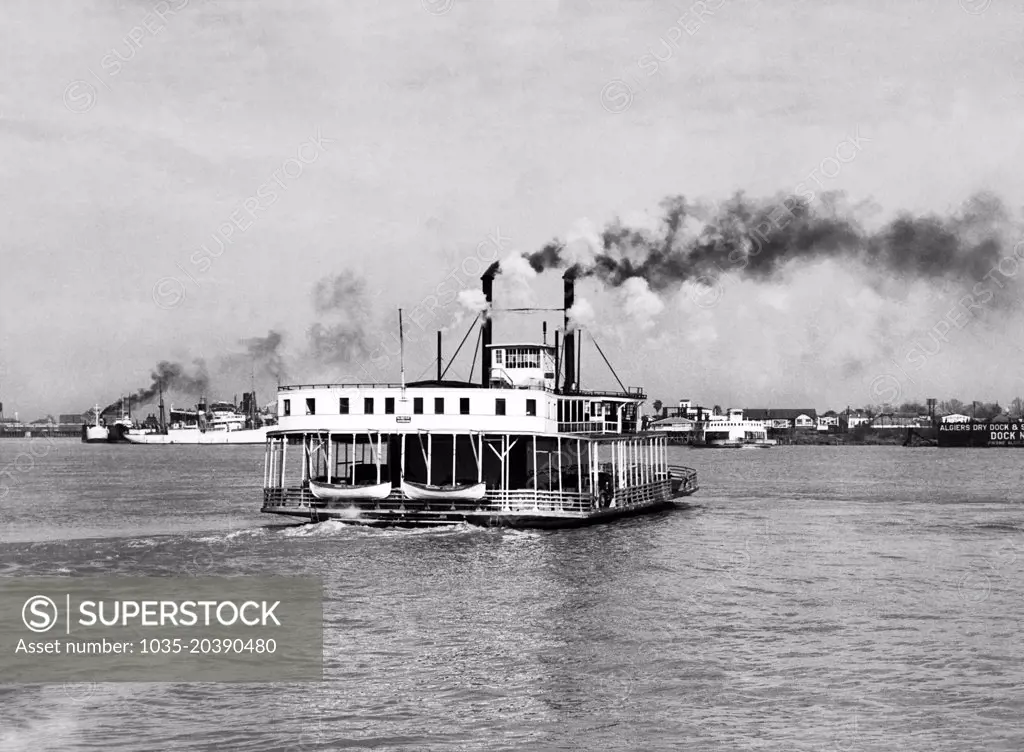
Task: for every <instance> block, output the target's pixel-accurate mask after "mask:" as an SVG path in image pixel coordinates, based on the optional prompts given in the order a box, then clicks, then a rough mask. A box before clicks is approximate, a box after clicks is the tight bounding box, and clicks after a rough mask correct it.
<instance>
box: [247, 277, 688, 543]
mask: <svg viewBox="0 0 1024 752" xmlns="http://www.w3.org/2000/svg"><path fill="white" fill-rule="evenodd" d="M498 271H499V269H498V265H497V264H494V265H492V267H491V268H490V269H488V270H487V272H486V273H485V274H484V275H483V277H482V280H483V293H484V297H485V298H486V300H487V303H488V306H490V304H491V303H492V285H493V279H494V276H495V274H497V273H498ZM564 290H565V311H566V312H568V310H569V309H570V308H571V307H572V304H573V301H574V296H575V294H574V280H573V278H572V276H570V275H566V277H565V283H564ZM568 323H569V322H568V316H566V329H565V331H566V334H565V338H564V339H565V341H564V348H562V349H560V348H559V337H558V334H557V333H556V334H555V344H554V346H550V345H548V344H547V343H546V341H542V342H541V343H540V344H537V343H510V344H492V321H491V318H490V317H488V318H486V319H485V320H484V323H483V324H482V332H481V345H480V351H481V353H482V368H481V371H482V374H481V380H480V382H479V383H475V382H460V381H445V380H443V378H442V376H443V372H442V370H441V357H440V355H441V353H440V338H439V346H438V374H437V378H436V379H434V380H431V381H420V382H414V383H410V384H402V383H400V384H323V385H320V384H312V385H297V386H284V387H281V388H280V390H279V392H278V425H277V426H276V427H275V428H273V429H272V430H271V431H270V433H269V434H268V439H267V449H266V463H265V468H264V470H265V472H264V491H263V507H262V511H263V512H266V513H269V514H281V515H291V516H295V517H300V518H305V519H309V520H312V521H319V520H328V519H334V520H342V521H346V522H354V523H361V524H371V525H445V524H454V523H460V522H469V523H473V524H480V525H502V526H510V527H568V526H575V525H583V524H588V523H593V522H599V521H604V520H610V519H613V518H617V517H623V516H627V515H635V514H640V513H645V512H654V511H657V510H662V509H666V508H669V507H671V506H673V505H674V504H675V503H676V502H677V500H678V499H680V498H682V497H686V496H689V495H690V494H692V493H694V492H695V491H696V490H697V477H696V476H697V474H696V471H695V470H692V469H690V468H684V467H680V466H673V465H670V464H669V460H668V454H667V443H668V442H667V438H666V437H665V436H661V435H657V434H654V433H642V432H640V431H639V430H638V428H639V425H640V424H639V420H638V418H639V408H640V405H641V404H642V403H643V402H644V400H645V399H646V395H644V394H643V392H642V390H640V389H623V391H621V392H614V391H583V390H581V389H580V388H579V384H578V382H577V374H576V360H575V358H576V356H575V350H576V333H575V332H573V331H572V330H571V329H570V328H569V327H568ZM544 339H545V340H546V337H545V338H544ZM563 352H564V356H563V355H562V353H563ZM563 366H564V371H565V373H564V378H560V376H561V374H560V371H561V369H562V367H563Z"/></svg>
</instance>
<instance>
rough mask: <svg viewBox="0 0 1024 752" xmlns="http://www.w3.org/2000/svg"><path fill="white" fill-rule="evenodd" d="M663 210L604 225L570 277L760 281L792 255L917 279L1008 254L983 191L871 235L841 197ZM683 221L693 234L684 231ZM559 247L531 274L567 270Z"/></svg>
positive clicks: (669, 284) (661, 282) (999, 219)
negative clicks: (653, 221)
mask: <svg viewBox="0 0 1024 752" xmlns="http://www.w3.org/2000/svg"><path fill="white" fill-rule="evenodd" d="M661 207H662V210H663V215H662V218H661V223H660V228H659V229H658V230H657V231H652V230H649V229H635V228H630V227H627V226H625V225H623V224H622V223H621V222H620V221H619V220H615V221H613V222H612V223H610V224H609V225H608V226H607V227H606V228H605V229H604V230H603V231H602V233H601V235H600V247H599V248H597V249H592V250H593V257H592V259H590V260H589V261H588V262H586V263H585V264H582V265H581V266H579V267H578V268H577V269H576V276H585V275H593V276H597V277H599V278H600V279H601V280H602V281H603V282H604V283H605V284H607V285H610V286H612V287H618V286H619V285H622V284H623V283H624V282H625V281H626V280H627V279H630V278H631V277H639V278H641V279H643V280H645V281H646V282H647V284H648V286H649V287H650V289H651V290H654V291H655V292H661V291H665V290H669V289H672V288H675V287H677V286H678V285H679V284H681V283H682V282H684V281H686V280H694V279H701V278H710V279H717V278H718V277H719V276H720V275H721V274H723V273H729V274H738V275H742V276H745V277H748V278H751V279H755V280H766V279H770V278H772V277H773V276H774V275H775V274H776V273H777V272H778V271H779V270H780V269H781V268H782V267H783V266H785V265H786V264H788V263H790V262H793V261H801V260H804V261H813V260H817V259H822V258H842V259H852V260H856V261H859V262H861V263H863V264H865V265H869V266H871V267H874V268H879V269H880V270H881V271H883V272H896V273H901V274H904V275H907V276H912V277H916V278H924V279H937V278H967V279H970V280H971V281H980V280H981V279H983V278H984V277H985V276H986V275H987V274H991V273H992V270H993V268H994V267H995V266H996V265H997V264H998V263H999V261H1000V259H1001V258H1002V257H1003V256H1005V255H1007V252H1006V249H1005V243H1004V231H1005V229H1006V226H1007V223H1008V220H1009V213H1008V212H1007V210H1006V208H1005V207H1004V205H1003V203H1002V202H1001V201H1000V200H999V199H998V198H996V197H995V196H992V195H990V194H985V193H982V194H978V195H975V196H972V197H971V198H970V199H969V200H968V201H966V202H965V203H964V205H963V207H962V208H961V209H960V211H959V212H957V213H955V214H953V215H951V216H948V217H939V216H935V215H925V216H916V217H915V216H912V215H910V214H901V215H900V216H898V217H897V218H896V219H894V220H892V221H891V222H889V223H887V224H886V225H884V226H883V227H882V228H880V229H878V230H876V231H870V232H869V231H868V230H866V229H865V228H864V227H863V226H862V224H861V223H860V221H859V220H858V218H857V216H856V212H855V211H854V210H852V209H849V208H847V207H846V206H845V203H844V201H843V198H842V196H841V195H840V194H830V195H827V196H824V197H823V198H822V200H821V201H818V202H816V203H815V202H812V201H810V200H808V199H807V198H805V197H802V196H786V195H783V196H779V197H777V198H774V199H763V200H751V199H748V198H746V197H745V196H744V195H743V194H742V193H737V194H736V195H735V196H733V197H732V199H730V200H729V201H727V202H725V203H724V204H722V205H721V206H719V207H717V208H714V209H712V208H708V207H707V206H704V205H699V204H691V203H689V202H687V200H686V199H685V198H683V197H682V196H672V197H669V198H667V199H665V200H664V201H663V202H662V204H661ZM688 221H689V223H690V225H691V227H693V228H699V230H698V229H690V230H689V231H688V230H687V223H688ZM564 251H565V246H564V244H562V243H560V242H558V241H552V242H550V243H548V244H547V245H545V246H544V247H543V248H541V249H540V250H538V251H535V252H534V253H532V254H528V255H527V256H526V259H527V261H528V262H529V263H530V265H531V267H533V269H534V270H535V271H538V272H541V271H544V270H546V269H551V268H565V267H566V266H568V263H567V260H566V258H565V255H564Z"/></svg>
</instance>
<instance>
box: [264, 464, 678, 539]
mask: <svg viewBox="0 0 1024 752" xmlns="http://www.w3.org/2000/svg"><path fill="white" fill-rule="evenodd" d="M697 490H698V486H697V482H696V473H695V472H693V471H688V472H687V473H686V474H684V475H682V476H680V475H678V474H676V473H673V474H672V475H671V476H670V477H663V478H662V479H659V480H656V481H654V482H652V483H648V484H644V485H639V486H635V487H631V488H628V489H620V490H618V491H616V492H614V494H612V495H611V496H609V497H606V498H603V499H601V498H597V497H589V496H584V495H580V494H575V495H558V494H557V493H556V492H545V491H529V490H527V491H512V492H509V491H488V492H487V494H486V495H485V497H484V498H482V499H479V500H465V499H431V500H424V499H410V498H408V497H407V496H406V495H405V494H404V493H403V492H402V490H401V489H400V488H396V489H392V492H391V493H390V494H389V495H388V497H387V498H386V499H382V500H380V501H349V500H337V501H332V500H323V499H318V498H317V497H316V496H315V495H314V493H313V491H312V490H311V489H310V488H290V489H265V490H264V500H263V508H262V510H261V511H262V512H264V513H266V514H279V515H285V516H290V517H296V518H300V519H303V520H306V521H310V522H323V521H326V520H334V521H339V522H346V523H351V524H359V525H369V526H376V527H387V526H402V527H437V526H443V525H458V524H470V525H477V526H481V527H508V528H523V529H527V528H529V529H536V528H571V527H581V526H584V525H593V524H598V523H602V522H609V521H611V520H615V519H619V518H622V517H632V516H636V515H641V514H653V513H657V512H663V511H666V510H669V509H675V508H679V507H686V506H688V505H687V504H686V503H685V501H684V499H685V498H686V497H688V496H690V495H692V494H693V493H695V492H696V491H697Z"/></svg>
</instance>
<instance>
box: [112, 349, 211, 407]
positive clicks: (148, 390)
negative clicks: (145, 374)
mask: <svg viewBox="0 0 1024 752" xmlns="http://www.w3.org/2000/svg"><path fill="white" fill-rule="evenodd" d="M194 365H195V373H192V374H190V373H188V372H187V371H186V370H185V367H184V366H183V365H181V363H171V362H170V361H167V360H161V361H160V362H159V363H157V364H156V368H154V369H153V372H152V373H151V374H150V378H151V379H152V383H151V384H150V385H149V386H147V387H143V388H142V389H139V391H137V392H136V393H135V394H133V395H132V396H131V399H132V405H141V404H143V403H145V402H149V401H150V400H152V399H154V398H155V397H156V396H157V395H158V394H159V393H160V390H161V388H162V389H163V392H164V394H167V393H168V392H174V393H177V394H184V395H188V396H190V397H202V396H203V395H204V394H207V393H208V392H209V389H210V376H209V374H208V373H207V371H206V362H205V361H203V360H202V359H196V360H195V361H194ZM116 404H117V405H120V401H118V402H117V403H116Z"/></svg>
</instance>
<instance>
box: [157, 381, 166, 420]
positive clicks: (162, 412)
mask: <svg viewBox="0 0 1024 752" xmlns="http://www.w3.org/2000/svg"><path fill="white" fill-rule="evenodd" d="M157 386H158V387H159V389H160V433H167V423H166V422H165V421H164V382H162V381H160V382H157Z"/></svg>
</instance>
